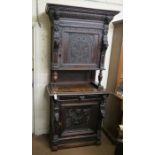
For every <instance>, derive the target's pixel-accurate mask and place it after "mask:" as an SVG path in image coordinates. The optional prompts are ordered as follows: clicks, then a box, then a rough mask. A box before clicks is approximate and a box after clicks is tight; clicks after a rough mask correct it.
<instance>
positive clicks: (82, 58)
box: [68, 33, 94, 64]
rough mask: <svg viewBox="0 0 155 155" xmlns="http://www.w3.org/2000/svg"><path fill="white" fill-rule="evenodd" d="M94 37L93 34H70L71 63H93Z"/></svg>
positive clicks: (69, 56) (69, 54)
mask: <svg viewBox="0 0 155 155" xmlns="http://www.w3.org/2000/svg"><path fill="white" fill-rule="evenodd" d="M93 40H94V36H93V35H91V34H80V33H70V35H69V47H68V52H69V53H68V62H69V63H86V64H88V63H91V57H92V50H93V49H92V48H93Z"/></svg>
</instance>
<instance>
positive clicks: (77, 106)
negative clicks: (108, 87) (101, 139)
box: [60, 98, 101, 137]
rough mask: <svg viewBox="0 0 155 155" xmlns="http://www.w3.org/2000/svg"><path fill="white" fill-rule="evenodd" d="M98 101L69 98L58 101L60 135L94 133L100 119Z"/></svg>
mask: <svg viewBox="0 0 155 155" xmlns="http://www.w3.org/2000/svg"><path fill="white" fill-rule="evenodd" d="M99 103H100V101H99V100H98V101H97V100H96V101H95V100H92V101H87V99H86V101H84V99H83V98H82V99H81V100H79V99H77V100H76V99H75V98H71V100H70V101H69V100H67V101H62V102H60V124H61V134H60V136H62V137H65V136H74V135H82V134H84V135H86V134H95V133H96V131H97V128H98V123H99V121H100V117H101V116H100V111H99V110H100V109H99V106H100V104H99Z"/></svg>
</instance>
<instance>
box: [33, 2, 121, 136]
mask: <svg viewBox="0 0 155 155" xmlns="http://www.w3.org/2000/svg"><path fill="white" fill-rule="evenodd" d="M36 2H37V0H33V1H32V5H33V10H32V24H33V25H32V26H33V59H34V61H33V63H34V98H33V116H34V117H33V123H34V125H33V132H34V133H35V134H36V135H39V134H44V133H47V132H48V127H49V98H48V95H47V92H46V86H47V84H48V83H49V81H50V80H49V79H50V77H49V75H50V67H49V64H50V23H49V19H48V17H47V15H46V14H45V5H46V3H47V2H48V3H55V4H64V5H65V4H66V5H73V6H82V7H90V8H98V9H106V10H122V0H78V1H77V0H44V1H43V0H38V17H39V21H40V24H41V27H39V25H38V23H37V16H36V8H37V7H36V6H37V5H36V4H37V3H36ZM112 32H113V25H112V24H110V26H109V32H108V41H109V47H108V49H107V53H106V59H105V68H106V71H104V72H103V74H104V79H103V81H102V85H103V86H104V87H106V82H107V77H108V68H109V60H110V51H111V41H112Z"/></svg>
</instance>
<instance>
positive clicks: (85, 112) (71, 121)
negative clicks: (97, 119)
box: [65, 108, 90, 129]
mask: <svg viewBox="0 0 155 155" xmlns="http://www.w3.org/2000/svg"><path fill="white" fill-rule="evenodd" d="M65 116H66V123H65V124H66V128H67V129H76V128H79V127H84V126H87V125H88V123H89V120H90V109H89V108H88V109H81V108H77V109H68V110H66V111H65Z"/></svg>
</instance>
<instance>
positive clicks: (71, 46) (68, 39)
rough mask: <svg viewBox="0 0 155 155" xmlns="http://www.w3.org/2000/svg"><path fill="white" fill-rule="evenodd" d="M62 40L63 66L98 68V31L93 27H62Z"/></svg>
mask: <svg viewBox="0 0 155 155" xmlns="http://www.w3.org/2000/svg"><path fill="white" fill-rule="evenodd" d="M62 40H63V42H62V61H61V64H62V66H63V67H69V68H70V67H71V68H73V67H75V68H79V67H83V69H84V68H94V69H95V68H99V57H100V51H99V49H100V47H99V46H100V35H99V33H97V32H96V31H94V30H93V29H92V30H87V29H86V28H76V29H75V28H64V30H63V32H62Z"/></svg>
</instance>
